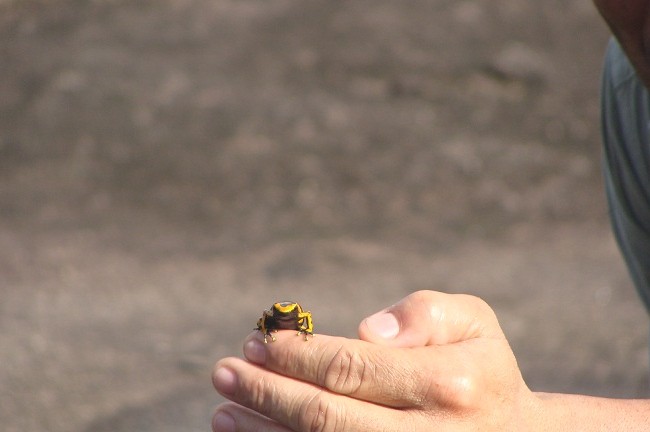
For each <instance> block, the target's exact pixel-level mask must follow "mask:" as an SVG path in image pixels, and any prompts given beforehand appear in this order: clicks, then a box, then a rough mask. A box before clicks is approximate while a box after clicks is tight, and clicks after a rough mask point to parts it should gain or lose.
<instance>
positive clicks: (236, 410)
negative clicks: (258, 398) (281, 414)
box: [212, 402, 291, 432]
mask: <svg viewBox="0 0 650 432" xmlns="http://www.w3.org/2000/svg"><path fill="white" fill-rule="evenodd" d="M212 430H213V431H214V432H259V431H265V432H291V430H290V429H288V428H287V427H285V426H282V425H281V424H280V423H278V422H276V421H273V420H271V419H269V418H267V417H264V416H262V415H261V414H258V413H256V412H255V411H253V410H250V409H248V408H244V407H243V406H241V405H237V404H234V403H232V402H227V403H224V404H222V405H221V406H219V407H218V408H217V410H216V411H215V413H214V416H213V417H212Z"/></svg>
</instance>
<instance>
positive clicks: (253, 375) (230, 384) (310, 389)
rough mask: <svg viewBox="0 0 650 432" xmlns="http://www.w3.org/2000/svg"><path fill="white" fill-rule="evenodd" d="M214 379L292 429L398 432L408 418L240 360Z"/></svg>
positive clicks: (225, 364) (223, 364) (224, 363)
mask: <svg viewBox="0 0 650 432" xmlns="http://www.w3.org/2000/svg"><path fill="white" fill-rule="evenodd" d="M213 381H214V385H215V388H216V389H217V391H219V393H221V394H222V395H223V396H225V397H226V398H228V399H230V400H232V401H233V402H236V403H238V404H240V405H242V406H244V407H246V408H249V409H252V410H254V411H256V412H258V413H260V414H261V415H263V416H265V417H268V418H270V419H272V420H275V421H277V422H278V423H280V424H281V425H284V426H286V427H288V428H289V429H291V430H293V431H313V430H318V431H332V432H334V431H336V432H340V431H353V430H367V431H379V430H396V428H397V426H398V425H399V424H401V423H403V421H404V419H403V417H405V414H404V413H402V412H401V411H398V410H394V409H391V408H388V407H383V406H379V405H375V404H371V403H367V402H362V401H359V400H356V399H352V398H348V397H345V396H341V395H337V394H334V393H331V392H328V391H326V390H323V389H322V388H320V387H318V386H315V385H313V384H310V383H306V382H302V381H299V380H296V379H293V378H290V377H287V376H283V375H280V374H277V373H274V372H271V371H268V370H266V369H263V368H261V367H259V366H256V365H253V364H251V363H248V362H246V361H244V360H241V359H238V358H232V357H231V358H226V359H223V360H221V361H220V362H218V363H217V365H216V367H215V372H214V375H213ZM262 430H263V429H262Z"/></svg>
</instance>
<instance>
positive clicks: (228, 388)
mask: <svg viewBox="0 0 650 432" xmlns="http://www.w3.org/2000/svg"><path fill="white" fill-rule="evenodd" d="M213 381H214V387H215V388H216V389H217V391H219V393H223V394H225V395H233V394H234V393H235V390H237V374H235V371H233V370H232V369H230V368H227V367H220V368H219V369H217V370H216V372H215V373H214V380H213Z"/></svg>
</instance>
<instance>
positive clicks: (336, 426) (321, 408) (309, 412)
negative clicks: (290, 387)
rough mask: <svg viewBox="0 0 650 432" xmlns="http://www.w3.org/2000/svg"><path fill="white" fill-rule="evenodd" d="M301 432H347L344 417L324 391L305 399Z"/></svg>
mask: <svg viewBox="0 0 650 432" xmlns="http://www.w3.org/2000/svg"><path fill="white" fill-rule="evenodd" d="M300 418H301V420H302V424H301V427H300V430H301V431H306V432H342V431H344V430H345V424H344V423H345V421H344V417H343V416H342V415H341V412H340V410H339V409H338V408H336V406H335V403H334V401H333V400H332V399H331V398H329V397H327V394H326V393H325V392H323V391H317V392H316V393H315V394H314V395H313V396H312V397H310V398H308V399H305V401H304V402H303V403H302V404H301V406H300Z"/></svg>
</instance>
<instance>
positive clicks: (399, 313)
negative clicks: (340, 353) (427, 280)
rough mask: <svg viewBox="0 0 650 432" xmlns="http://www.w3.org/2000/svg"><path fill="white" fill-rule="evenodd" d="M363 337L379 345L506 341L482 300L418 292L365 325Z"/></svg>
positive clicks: (364, 322)
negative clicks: (495, 339)
mask: <svg viewBox="0 0 650 432" xmlns="http://www.w3.org/2000/svg"><path fill="white" fill-rule="evenodd" d="M359 337H360V339H362V340H365V341H369V342H372V343H375V344H379V345H388V346H394V347H418V346H427V345H446V344H452V343H456V342H461V341H464V340H469V339H473V338H478V337H487V338H499V339H502V338H504V336H503V332H502V331H501V328H500V326H499V323H498V321H497V318H496V316H495V314H494V312H493V311H492V309H491V308H490V307H489V306H488V305H487V304H486V303H485V302H484V301H483V300H481V299H480V298H478V297H474V296H469V295H462V294H445V293H441V292H436V291H418V292H415V293H413V294H410V295H409V296H407V297H405V298H404V299H402V300H401V301H400V302H398V303H397V304H395V305H393V306H390V307H389V308H387V309H384V310H383V311H380V312H378V313H376V314H374V315H372V316H370V317H368V318H366V319H365V320H363V321H362V322H361V324H360V325H359Z"/></svg>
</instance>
